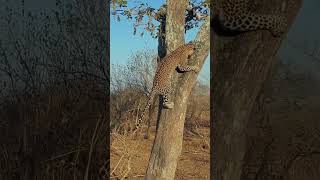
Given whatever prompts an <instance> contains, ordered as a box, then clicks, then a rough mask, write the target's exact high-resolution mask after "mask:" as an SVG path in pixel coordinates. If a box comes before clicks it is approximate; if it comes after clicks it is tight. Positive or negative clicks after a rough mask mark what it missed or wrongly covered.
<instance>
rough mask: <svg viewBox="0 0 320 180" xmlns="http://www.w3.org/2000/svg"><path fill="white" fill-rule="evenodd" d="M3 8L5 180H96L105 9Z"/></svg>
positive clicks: (1, 173)
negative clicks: (48, 10)
mask: <svg viewBox="0 0 320 180" xmlns="http://www.w3.org/2000/svg"><path fill="white" fill-rule="evenodd" d="M22 2H23V1H22ZM6 6H8V7H6ZM4 7H6V8H4V9H5V12H2V13H3V14H4V16H2V17H1V22H0V23H1V25H0V26H1V27H3V28H2V29H1V30H3V34H2V35H5V37H1V41H0V77H1V81H0V83H1V89H0V142H1V145H0V179H6V180H11V179H12V180H13V179H34V180H36V179H41V180H45V179H57V180H58V179H77V180H78V179H97V174H98V169H99V166H101V165H102V162H101V161H102V160H103V159H102V158H101V157H104V155H102V153H103V152H104V151H105V149H104V148H105V145H106V144H105V143H106V142H105V139H106V134H105V129H106V127H107V123H106V97H107V91H108V84H107V82H108V78H109V77H108V75H107V72H108V71H107V68H108V67H107V63H106V56H107V54H106V50H107V47H106V40H107V39H106V35H107V32H106V30H105V27H106V24H105V23H106V22H105V19H106V14H108V11H106V9H107V8H105V7H103V8H102V6H101V7H100V6H97V2H95V1H86V0H85V1H77V0H76V1H74V2H73V4H63V3H61V2H60V1H56V10H53V13H48V12H44V11H38V12H37V11H36V10H34V11H30V12H29V11H27V10H26V9H25V7H24V6H23V4H22V5H21V8H17V7H15V8H10V7H9V4H4ZM101 22H104V23H101Z"/></svg>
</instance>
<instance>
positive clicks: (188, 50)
mask: <svg viewBox="0 0 320 180" xmlns="http://www.w3.org/2000/svg"><path fill="white" fill-rule="evenodd" d="M194 50H195V47H194V45H193V44H191V43H190V44H186V45H182V46H179V47H178V48H177V49H176V50H174V51H173V52H171V53H170V54H169V55H167V56H166V57H164V58H163V59H162V60H161V61H160V62H159V64H158V67H157V70H156V74H155V77H154V81H153V87H152V89H151V92H150V95H149V98H148V101H147V104H146V106H145V108H144V110H143V112H142V116H141V118H139V119H138V121H137V122H136V130H137V129H138V128H139V127H140V126H141V124H142V121H143V119H144V117H145V114H146V113H147V112H148V110H149V107H150V106H151V104H152V102H153V100H154V98H155V96H156V95H162V97H163V107H164V108H166V109H172V108H173V106H174V103H173V102H171V101H170V99H169V97H168V95H169V94H170V92H171V91H172V88H171V84H170V79H171V76H172V74H173V73H174V72H175V70H176V69H178V70H179V71H181V72H188V71H195V72H198V71H199V68H198V67H196V66H182V63H184V61H185V60H186V59H187V58H188V56H190V55H192V54H193V53H194Z"/></svg>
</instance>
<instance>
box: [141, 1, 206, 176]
mask: <svg viewBox="0 0 320 180" xmlns="http://www.w3.org/2000/svg"><path fill="white" fill-rule="evenodd" d="M187 2H188V1H187V0H183V1H175V0H168V1H167V16H166V26H165V32H166V37H165V41H166V42H165V44H166V45H167V52H171V51H173V50H174V49H175V48H176V47H177V46H179V45H181V44H184V25H185V9H186V5H187ZM208 40H209V17H208V18H207V19H206V20H205V23H204V24H203V25H202V27H201V28H200V31H199V33H198V35H197V37H196V41H198V42H197V45H201V48H199V49H197V50H196V52H195V55H193V58H192V60H190V61H189V64H190V65H197V66H199V67H202V66H203V63H204V61H205V59H206V57H207V56H208V52H209V45H210V42H209V41H208ZM196 78H197V75H196V74H195V73H193V72H189V73H183V74H178V73H176V74H175V75H174V77H173V78H172V81H171V83H172V87H173V89H174V91H175V92H173V93H172V94H171V96H170V97H171V99H172V101H173V102H174V104H175V105H174V108H173V109H170V110H167V109H160V111H161V112H160V113H161V114H160V115H159V116H158V130H157V134H156V138H155V141H154V145H153V148H152V152H151V155H150V159H149V164H148V168H147V172H146V176H145V179H147V180H158V179H159V180H160V179H161V180H172V179H174V176H175V172H176V167H177V162H178V158H179V156H180V154H181V150H182V140H183V128H184V122H185V115H186V109H187V101H188V96H189V95H190V93H191V90H192V87H193V86H194V85H195V82H196ZM160 107H161V106H160Z"/></svg>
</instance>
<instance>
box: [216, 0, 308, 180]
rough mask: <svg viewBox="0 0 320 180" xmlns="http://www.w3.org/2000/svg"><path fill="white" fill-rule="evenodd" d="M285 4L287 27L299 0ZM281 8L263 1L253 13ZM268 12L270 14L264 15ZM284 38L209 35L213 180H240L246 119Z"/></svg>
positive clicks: (264, 34) (265, 33)
mask: <svg viewBox="0 0 320 180" xmlns="http://www.w3.org/2000/svg"><path fill="white" fill-rule="evenodd" d="M287 2H288V1H287ZM288 3H289V4H288V6H287V7H286V9H287V10H286V17H287V18H288V24H289V25H291V24H292V22H293V20H294V18H295V16H296V15H297V12H298V10H299V8H300V6H301V3H302V0H292V1H289V2H288ZM281 6H282V2H281V1H280V0H279V1H271V3H270V1H267V0H263V1H261V6H260V7H257V10H258V11H259V12H263V13H265V12H268V13H274V12H276V10H277V9H280V7H281ZM262 7H263V8H262ZM270 9H273V11H268V10H270ZM213 23H215V22H214V21H213ZM213 26H215V24H213ZM284 36H285V35H283V36H282V37H281V38H275V37H272V35H271V34H270V32H268V31H255V32H246V33H242V34H240V35H235V36H230V37H223V36H218V35H217V34H216V32H214V31H213V30H212V31H211V42H213V44H212V45H211V48H212V51H211V53H212V58H213V60H214V63H213V66H214V67H213V68H212V69H213V76H212V78H213V83H212V85H213V96H212V98H213V117H214V118H213V121H212V122H211V125H212V126H213V128H214V132H213V133H214V139H212V141H211V142H212V143H213V150H214V153H213V159H214V166H211V168H212V169H211V172H212V174H211V175H212V176H213V179H216V180H239V179H240V176H241V171H242V164H243V158H244V153H245V152H246V146H245V145H246V127H247V125H248V124H247V123H248V119H249V115H250V113H251V109H252V107H253V104H254V102H255V99H256V97H257V94H258V93H259V91H260V89H261V86H262V84H263V82H264V81H265V79H266V76H267V73H268V71H269V68H270V66H271V64H272V61H273V60H274V59H275V58H274V57H275V55H276V52H277V50H278V49H279V47H280V44H281V41H282V39H283V38H284Z"/></svg>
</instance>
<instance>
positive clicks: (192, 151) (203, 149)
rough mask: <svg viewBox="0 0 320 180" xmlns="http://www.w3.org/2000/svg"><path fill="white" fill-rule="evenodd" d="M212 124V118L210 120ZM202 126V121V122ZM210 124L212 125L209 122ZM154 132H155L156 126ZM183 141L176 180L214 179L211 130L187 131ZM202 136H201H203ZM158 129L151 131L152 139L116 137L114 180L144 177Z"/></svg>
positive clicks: (114, 135)
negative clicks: (211, 169)
mask: <svg viewBox="0 0 320 180" xmlns="http://www.w3.org/2000/svg"><path fill="white" fill-rule="evenodd" d="M206 121H207V122H209V118H208V119H207V120H206ZM199 124H200V125H201V122H199ZM205 124H208V123H205ZM152 129H155V127H153V128H152ZM186 129H188V128H185V134H184V140H183V148H182V155H181V156H180V159H179V162H178V167H177V171H176V176H175V179H176V180H193V179H194V180H196V179H209V178H210V176H209V175H210V148H209V144H208V143H209V135H210V134H209V133H210V127H209V126H207V127H204V126H199V128H197V131H196V132H195V133H193V131H192V130H191V131H188V130H186ZM199 134H200V135H199ZM154 136H155V130H153V131H152V130H151V135H150V138H149V139H143V138H138V139H137V140H132V139H129V138H128V137H127V136H124V135H119V134H112V135H111V137H112V144H111V152H110V153H111V154H110V157H111V164H110V169H111V173H110V174H111V178H110V179H120V178H121V177H123V176H127V179H130V180H131V179H132V180H139V179H143V178H144V174H145V171H146V168H147V164H148V160H149V156H150V152H151V148H152V144H153V141H154Z"/></svg>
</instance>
